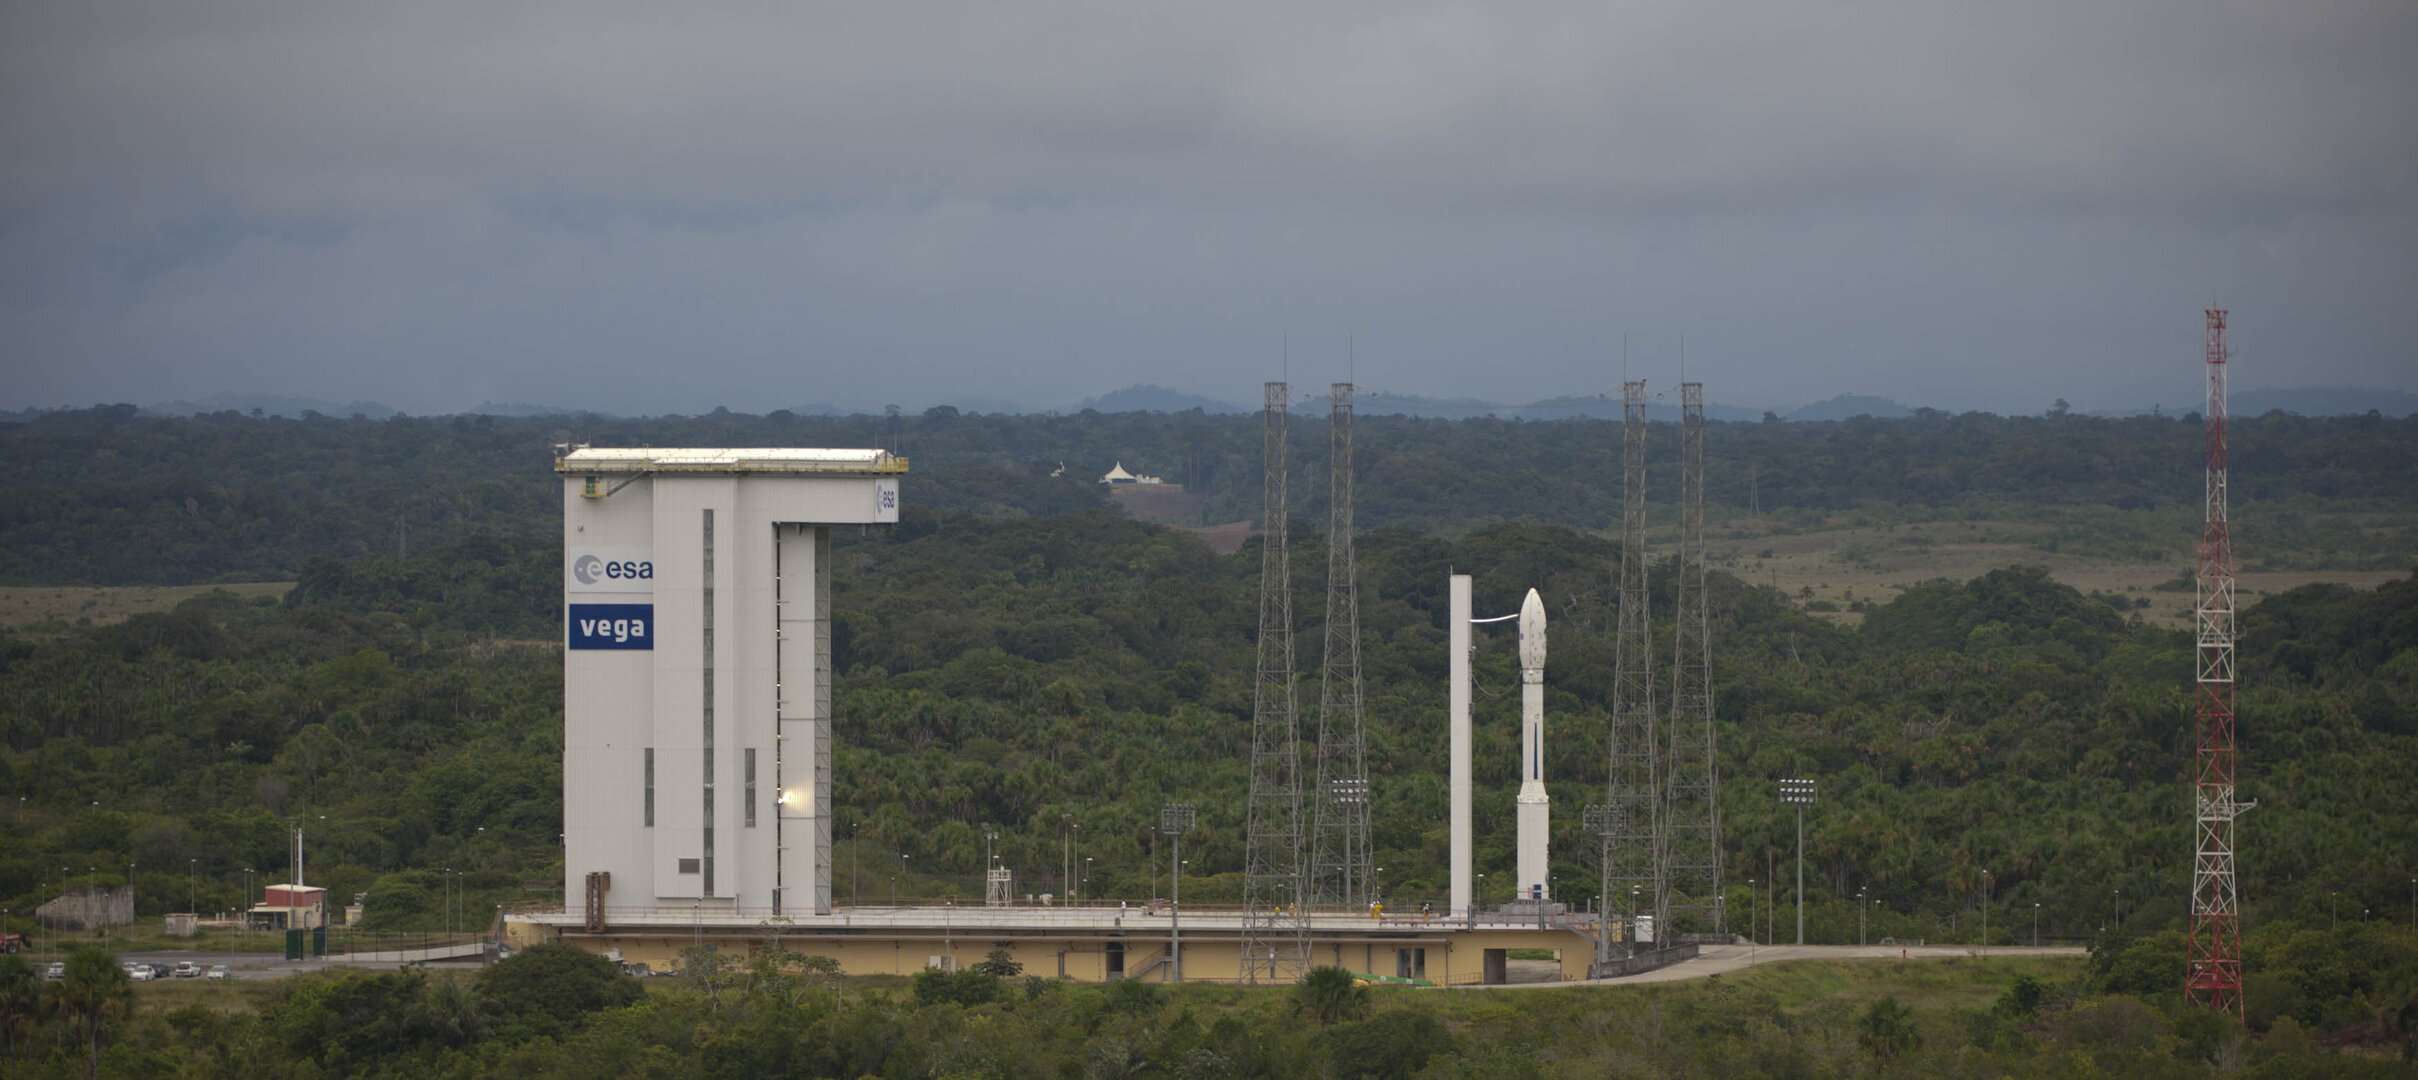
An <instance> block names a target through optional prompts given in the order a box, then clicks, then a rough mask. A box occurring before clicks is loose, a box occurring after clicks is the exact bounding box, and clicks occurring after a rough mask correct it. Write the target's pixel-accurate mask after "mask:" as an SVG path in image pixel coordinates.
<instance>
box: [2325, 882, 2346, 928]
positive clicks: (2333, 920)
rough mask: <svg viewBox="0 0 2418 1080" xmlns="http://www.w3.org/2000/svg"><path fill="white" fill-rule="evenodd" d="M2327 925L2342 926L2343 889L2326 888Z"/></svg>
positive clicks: (2329, 926) (2332, 926)
mask: <svg viewBox="0 0 2418 1080" xmlns="http://www.w3.org/2000/svg"><path fill="white" fill-rule="evenodd" d="M2326 926H2327V928H2328V929H2338V928H2340V927H2341V926H2342V890H2340V889H2328V890H2326Z"/></svg>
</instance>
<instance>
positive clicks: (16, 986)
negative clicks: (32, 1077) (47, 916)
mask: <svg viewBox="0 0 2418 1080" xmlns="http://www.w3.org/2000/svg"><path fill="white" fill-rule="evenodd" d="M41 1008H42V986H41V983H40V982H38V981H37V980H36V979H35V978H34V968H33V965H31V964H28V963H26V962H25V958H24V957H22V956H18V955H16V954H15V953H10V954H7V955H0V1042H5V1043H6V1044H7V1047H8V1059H9V1060H10V1061H15V1060H17V1043H18V1041H19V1040H20V1039H22V1038H23V1037H24V1036H25V1035H29V1034H32V1027H33V1021H34V1017H35V1016H36V1015H37V1013H38V1012H39V1010H40V1009H41Z"/></svg>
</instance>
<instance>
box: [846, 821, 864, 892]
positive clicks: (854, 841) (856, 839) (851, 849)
mask: <svg viewBox="0 0 2418 1080" xmlns="http://www.w3.org/2000/svg"><path fill="white" fill-rule="evenodd" d="M864 835H865V823H864V822H862V821H852V822H849V823H848V902H849V903H851V904H853V903H855V902H856V898H857V895H858V892H857V888H858V887H857V877H856V853H857V850H858V849H859V848H861V847H863V846H864V841H863V838H864Z"/></svg>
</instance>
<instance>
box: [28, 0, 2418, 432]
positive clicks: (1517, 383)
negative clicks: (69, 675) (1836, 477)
mask: <svg viewBox="0 0 2418 1080" xmlns="http://www.w3.org/2000/svg"><path fill="white" fill-rule="evenodd" d="M2414 56H2418V4H2413V3H2410V2H2409V0H2380V2H2376V3H2327V2H2323V0H2320V2H2314V3H2297V4H2287V3H2276V2H2259V3H2216V2H2209V0H2177V2H2173V3H2129V4H2128V3H2108V2H2106V0H2093V2H2081V3H2064V2H2042V0H2026V2H2022V3H2007V2H2003V0H2001V2H1996V3H1988V4H1959V3H1949V2H1941V0H1931V2H1925V3H1916V4H1907V5H1886V4H1852V5H1846V4H1824V3H1810V2H1803V0H1795V2H1786V3H1775V4H1769V5H1738V4H1707V3H1702V2H1673V3H1571V4H1549V5H1519V4H1493V3H1489V4H1467V5H1447V4H1420V3H1382V4H1365V5H1359V4H1307V5H1305V4H1299V3H1273V4H1259V3H1249V2H1224V3H1217V4H1199V5H1188V6H1181V7H1179V6H1175V5H1161V4H1134V3H1106V4H1099V5H1074V4H1058V3H1049V2H1036V0H1018V2H1015V3H998V2H995V0H992V2H980V3H911V2H910V3H902V2H896V0H884V2H879V3H849V4H798V3H763V4H754V5H743V6H720V7H715V6H700V5H693V4H666V3H660V2H654V3H646V4H617V3H600V2H594V0H581V2H577V3H554V4H549V3H522V2H516V0H480V2H476V3H462V4H453V3H444V2H438V0H413V2H410V3H399V4H398V3H380V4H349V3H331V2H329V0H310V2H302V3H293V4H274V3H251V2H244V0H211V2H209V3H177V2H167V0H162V2H155V3H143V4H124V3H111V2H97V0H19V2H14V3H9V4H6V5H4V6H0V146H5V148H6V149H5V151H4V152H0V406H7V407H23V406H29V405H61V404H90V403H94V402H101V401H133V402H137V403H150V402H155V401H160V400H165V399H171V398H191V397H199V396H204V395H208V394H212V393H218V392H226V391H232V392H239V393H262V392H266V393H279V394H291V395H302V396H310V397H320V398H329V399H335V400H351V399H355V398H368V399H374V400H378V401H382V402H385V403H386V404H389V405H393V406H397V407H401V408H404V409H406V410H408V411H413V412H436V411H449V410H454V409H460V408H464V407H467V406H469V405H472V404H474V403H476V402H479V401H483V400H493V401H523V402H536V403H545V404H554V405H564V406H571V407H584V408H598V409H606V410H613V411H625V412H665V411H683V412H685V411H698V410H702V409H707V408H711V407H712V406H715V405H728V406H730V407H731V408H733V409H738V410H741V411H749V412H762V411H767V410H770V409H773V408H778V407H783V406H791V405H797V404H802V403H808V402H830V403H834V404H840V405H878V404H879V403H884V402H899V403H902V404H906V405H908V406H910V407H921V406H922V405H926V404H931V403H934V402H944V401H960V400H973V399H1004V400H1008V401H1017V402H1024V403H1028V404H1031V405H1035V406H1038V407H1044V408H1061V407H1064V406H1066V405H1068V404H1070V403H1072V402H1073V401H1075V400H1077V399H1080V398H1082V397H1085V396H1089V395H1094V394H1099V393H1103V392H1106V391H1108V390H1113V389H1116V388H1118V387H1122V386H1126V385H1129V384H1133V383H1157V384H1161V385H1167V386H1172V387H1176V388H1179V389H1184V390H1189V391H1193V392H1198V393H1205V394H1210V395H1213V396H1216V397H1220V398H1224V399H1228V400H1235V401H1251V400H1254V399H1255V398H1256V395H1257V384H1258V383H1259V382H1260V381H1261V380H1263V379H1271V378H1277V377H1280V375H1281V374H1282V373H1284V371H1285V367H1284V361H1283V349H1284V344H1283V343H1284V342H1286V341H1287V340H1288V339H1289V341H1290V352H1291V363H1290V369H1289V370H1290V374H1291V376H1292V377H1293V379H1294V380H1295V381H1297V382H1303V383H1311V384H1323V383H1325V382H1328V381H1331V380H1336V379H1341V378H1344V377H1345V376H1346V352H1347V342H1348V341H1351V340H1353V339H1355V338H1356V340H1357V353H1358V357H1359V360H1358V368H1357V376H1358V381H1359V382H1361V383H1362V384H1364V385H1366V386H1370V387H1374V388H1377V389H1380V390H1383V391H1388V392H1393V393H1405V394H1430V395H1437V396H1455V395H1468V396H1475V397H1480V398H1484V399H1488V400H1496V401H1512V402H1516V401H1524V400H1531V399H1535V398H1541V397H1547V396H1552V395H1557V394H1567V393H1589V394H1591V393H1596V392H1600V391H1603V390H1606V389H1614V388H1616V384H1617V382H1618V380H1619V377H1620V364H1621V359H1620V356H1621V340H1622V335H1623V334H1626V335H1627V338H1628V341H1629V365H1630V370H1631V372H1632V374H1633V376H1635V377H1643V378H1646V379H1648V380H1649V381H1650V383H1652V384H1654V385H1656V386H1659V385H1661V384H1665V383H1668V382H1672V381H1676V379H1677V377H1678V359H1677V358H1678V340H1679V338H1680V336H1681V335H1683V334H1684V335H1685V336H1686V338H1687V343H1688V345H1687V352H1688V362H1689V373H1690V375H1691V376H1692V377H1697V378H1701V379H1702V380H1703V381H1704V382H1705V383H1706V387H1707V396H1708V397H1710V398H1712V399H1713V400H1715V401H1720V402H1724V403H1730V404H1736V405H1745V406H1755V407H1782V408H1785V407H1788V406H1791V405H1796V404H1801V403H1804V402H1807V401H1812V400H1816V399H1820V398H1825V397H1829V396H1831V395H1833V394H1838V393H1847V392H1855V393H1874V394H1884V395H1888V396H1891V397H1895V398H1897V399H1899V400H1901V401H1905V402H1908V403H1910V404H1918V405H1932V406H1938V407H1943V408H1952V409H1966V408H1986V409H1992V410H1995V411H2038V410H2039V409H2040V408H2042V407H2043V406H2045V405H2046V404H2047V403H2048V401H2049V400H2050V399H2051V398H2054V397H2060V396H2062V397H2065V398H2068V399H2070V400H2071V401H2072V402H2073V403H2074V404H2075V406H2076V407H2078V408H2112V407H2120V406H2129V405H2146V404H2148V403H2150V402H2153V401H2158V402H2165V403H2168V404H2170V405H2171V404H2173V403H2176V402H2181V401H2190V400H2192V399H2193V398H2194V397H2195V396H2196V394H2197V392H2198V391H2197V387H2198V379H2199V377H2200V371H2199V370H2198V361H2199V359H2200V354H2201V344H2202V343H2201V309H2202V308H2204V307H2206V306H2207V305H2208V303H2209V302H2211V301H2218V302H2222V303H2224V304H2226V305H2228V306H2230V307H2231V308H2232V310H2233V312H2234V325H2235V330H2234V343H2235V347H2236V349H2237V350H2238V351H2239V354H2240V356H2239V360H2238V367H2237V368H2236V374H2235V378H2236V385H2240V386H2381V387H2391V388H2398V389H2405V390H2418V345H2414V344H2413V342H2418V327H2414V326H2413V324H2412V316H2413V314H2414V313H2418V61H2414V60H2413V57H2414Z"/></svg>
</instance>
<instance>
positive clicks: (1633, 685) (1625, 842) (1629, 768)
mask: <svg viewBox="0 0 2418 1080" xmlns="http://www.w3.org/2000/svg"><path fill="white" fill-rule="evenodd" d="M1621 489H1622V490H1621V530H1620V571H1619V572H1620V582H1619V588H1618V590H1617V592H1618V597H1617V603H1618V604H1619V612H1618V615H1617V618H1616V619H1615V622H1614V629H1613V632H1612V731H1611V740H1610V742H1611V746H1610V752H1611V765H1612V774H1611V783H1610V789H1609V791H1608V792H1607V793H1606V795H1607V798H1606V801H1605V806H1606V807H1607V810H1606V811H1604V816H1603V817H1602V818H1601V819H1600V820H1601V823H1602V824H1603V825H1604V826H1605V831H1604V832H1603V833H1602V834H1601V836H1602V857H1603V860H1604V873H1603V877H1604V884H1605V887H1606V894H1605V896H1604V901H1603V902H1604V909H1605V910H1606V911H1608V912H1614V913H1618V914H1619V915H1621V916H1623V917H1625V918H1627V919H1629V920H1631V925H1634V920H1635V919H1636V917H1637V916H1640V915H1650V916H1654V917H1655V918H1654V925H1655V926H1656V927H1658V928H1659V927H1664V926H1668V925H1669V923H1670V919H1669V914H1670V912H1669V904H1670V893H1669V883H1668V878H1667V876H1666V875H1665V873H1664V870H1663V844H1664V839H1665V838H1664V833H1663V813H1662V803H1663V794H1664V793H1663V790H1662V772H1661V765H1662V762H1661V757H1662V754H1661V751H1660V747H1659V746H1658V745H1657V743H1658V740H1657V738H1656V735H1657V732H1656V730H1655V722H1654V636H1653V628H1652V627H1653V624H1652V620H1651V619H1650V618H1649V610H1648V609H1649V603H1648V602H1649V598H1650V595H1651V594H1650V593H1649V591H1648V588H1647V582H1646V384H1645V381H1644V380H1642V379H1640V380H1637V381H1633V382H1629V381H1624V382H1623V383H1621ZM1665 937H1667V935H1664V934H1657V935H1656V940H1657V941H1660V940H1662V939H1663V938H1665ZM1626 940H1628V941H1629V942H1630V944H1631V948H1632V949H1634V948H1635V945H1636V937H1635V935H1634V934H1630V935H1627V937H1626Z"/></svg>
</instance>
